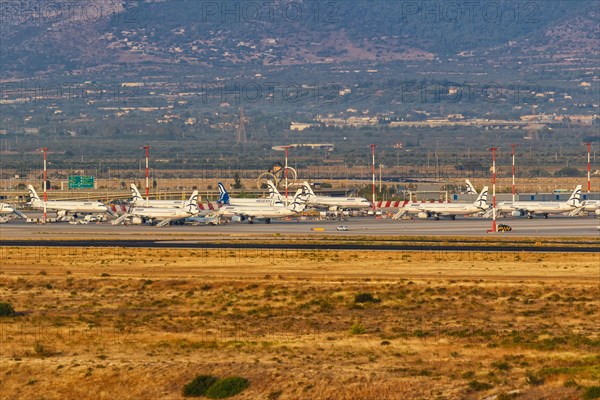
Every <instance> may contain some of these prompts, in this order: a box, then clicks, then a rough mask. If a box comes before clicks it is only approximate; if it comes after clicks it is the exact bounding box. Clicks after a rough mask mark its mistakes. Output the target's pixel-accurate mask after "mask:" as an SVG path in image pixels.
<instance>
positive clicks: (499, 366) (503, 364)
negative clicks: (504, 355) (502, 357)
mask: <svg viewBox="0 0 600 400" xmlns="http://www.w3.org/2000/svg"><path fill="white" fill-rule="evenodd" d="M492 367H494V368H496V369H499V370H500V371H508V370H509V369H510V368H511V366H510V364H509V363H507V362H506V361H496V362H493V363H492Z"/></svg>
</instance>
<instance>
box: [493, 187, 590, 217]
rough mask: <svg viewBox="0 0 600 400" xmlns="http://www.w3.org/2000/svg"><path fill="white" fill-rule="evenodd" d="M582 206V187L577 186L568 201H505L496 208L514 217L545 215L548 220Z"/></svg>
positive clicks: (503, 213) (497, 210)
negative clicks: (554, 215) (551, 216)
mask: <svg viewBox="0 0 600 400" xmlns="http://www.w3.org/2000/svg"><path fill="white" fill-rule="evenodd" d="M582 205H583V203H582V202H581V185H577V187H576V188H575V190H574V191H573V193H572V194H571V197H569V200H567V201H563V202H559V201H514V202H513V201H504V202H501V203H499V204H498V205H497V206H496V212H498V213H500V214H502V215H508V214H510V215H512V216H513V217H519V216H524V215H527V218H533V216H534V215H543V216H544V218H548V215H549V214H560V213H565V212H570V211H573V210H575V209H577V208H579V207H581V206H582Z"/></svg>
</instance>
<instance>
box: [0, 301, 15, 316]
mask: <svg viewBox="0 0 600 400" xmlns="http://www.w3.org/2000/svg"><path fill="white" fill-rule="evenodd" d="M13 315H15V309H14V308H13V306H12V304H10V303H0V317H12V316H13Z"/></svg>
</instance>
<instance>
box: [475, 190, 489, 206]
mask: <svg viewBox="0 0 600 400" xmlns="http://www.w3.org/2000/svg"><path fill="white" fill-rule="evenodd" d="M488 189H489V187H487V186H484V187H483V189H482V190H481V193H479V196H477V200H475V203H473V204H475V206H476V207H479V208H481V209H482V210H483V209H486V208H487V197H488Z"/></svg>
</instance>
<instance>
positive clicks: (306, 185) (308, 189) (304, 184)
mask: <svg viewBox="0 0 600 400" xmlns="http://www.w3.org/2000/svg"><path fill="white" fill-rule="evenodd" d="M302 189H304V192H305V193H306V194H308V195H310V196H314V195H315V192H313V190H312V188H311V187H310V184H309V183H308V182H306V181H304V182H302Z"/></svg>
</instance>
